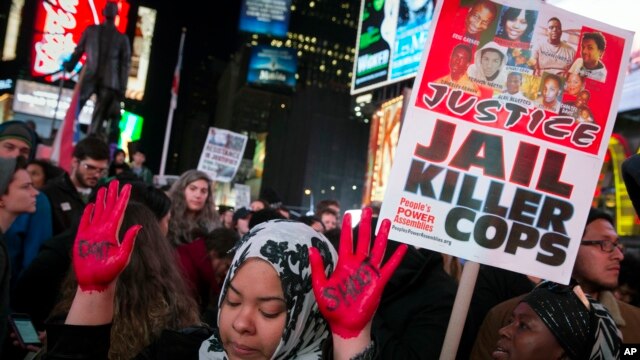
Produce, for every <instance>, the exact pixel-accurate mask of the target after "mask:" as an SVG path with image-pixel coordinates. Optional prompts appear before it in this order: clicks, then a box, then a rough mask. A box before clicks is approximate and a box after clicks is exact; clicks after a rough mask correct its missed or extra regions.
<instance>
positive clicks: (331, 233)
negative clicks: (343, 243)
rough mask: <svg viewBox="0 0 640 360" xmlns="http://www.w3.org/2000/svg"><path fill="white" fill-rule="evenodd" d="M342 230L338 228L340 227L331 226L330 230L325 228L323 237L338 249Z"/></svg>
mask: <svg viewBox="0 0 640 360" xmlns="http://www.w3.org/2000/svg"><path fill="white" fill-rule="evenodd" d="M341 232H342V231H341V230H340V228H338V227H337V228H333V229H331V230H327V231H325V232H324V237H326V238H327V240H329V242H330V243H331V245H333V247H334V248H336V249H338V248H339V247H340V233H341Z"/></svg>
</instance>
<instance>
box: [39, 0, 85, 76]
mask: <svg viewBox="0 0 640 360" xmlns="http://www.w3.org/2000/svg"><path fill="white" fill-rule="evenodd" d="M57 3H58V5H59V6H60V8H59V9H54V8H53V6H52V5H56V1H55V0H53V1H50V2H47V1H43V2H42V6H43V7H44V9H45V11H46V20H45V23H44V29H43V32H44V35H43V37H42V39H41V41H38V42H37V43H35V52H36V55H35V64H34V70H35V71H37V72H39V73H42V74H49V73H52V72H55V71H57V70H60V60H61V58H62V55H63V54H68V53H70V52H72V51H73V49H74V48H75V47H76V43H75V42H74V41H73V35H72V34H71V33H67V30H68V29H74V28H75V27H76V25H77V23H76V18H75V17H74V15H73V14H75V13H77V9H76V5H78V0H62V1H58V2H57Z"/></svg>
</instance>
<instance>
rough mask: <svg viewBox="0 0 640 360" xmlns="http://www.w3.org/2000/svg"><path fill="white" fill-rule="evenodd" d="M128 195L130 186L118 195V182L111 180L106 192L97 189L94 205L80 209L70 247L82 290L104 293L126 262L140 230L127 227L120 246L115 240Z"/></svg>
mask: <svg viewBox="0 0 640 360" xmlns="http://www.w3.org/2000/svg"><path fill="white" fill-rule="evenodd" d="M130 192H131V185H128V184H127V185H125V186H123V187H122V191H121V192H120V196H118V181H115V180H114V181H111V183H110V184H109V190H108V191H106V189H105V188H104V187H103V188H101V189H100V190H99V191H98V196H97V197H96V203H95V204H93V203H90V204H88V205H87V206H86V207H85V209H84V213H83V214H82V219H81V220H80V226H79V227H78V234H77V235H76V240H75V242H74V244H73V270H74V271H75V273H76V277H77V279H78V285H79V286H80V289H81V290H83V291H93V290H97V291H103V290H105V289H106V288H107V286H109V284H111V283H112V282H113V281H114V280H115V279H116V278H117V277H118V275H119V274H120V273H121V272H122V270H124V268H125V267H126V266H127V264H128V263H129V258H130V257H131V251H132V250H133V244H134V242H135V238H136V235H137V234H138V231H139V230H140V229H141V228H142V226H140V225H135V226H132V227H130V228H129V229H128V230H127V232H126V234H125V236H124V240H123V241H122V243H120V242H119V241H118V232H119V231H120V224H122V218H123V217H124V210H125V209H126V207H127V203H128V202H129V194H130ZM105 197H106V199H105Z"/></svg>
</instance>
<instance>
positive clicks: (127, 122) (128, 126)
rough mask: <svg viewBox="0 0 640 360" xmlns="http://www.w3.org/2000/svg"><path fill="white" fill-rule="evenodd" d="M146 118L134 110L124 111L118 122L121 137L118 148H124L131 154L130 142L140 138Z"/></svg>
mask: <svg viewBox="0 0 640 360" xmlns="http://www.w3.org/2000/svg"><path fill="white" fill-rule="evenodd" d="M143 122H144V118H143V117H142V116H140V115H137V114H134V113H132V112H128V111H123V112H122V117H121V118H120V122H119V124H118V126H119V128H120V139H118V148H120V149H123V150H124V151H125V153H127V157H128V156H129V151H128V149H129V143H132V142H134V141H138V140H140V135H141V134H142V124H143Z"/></svg>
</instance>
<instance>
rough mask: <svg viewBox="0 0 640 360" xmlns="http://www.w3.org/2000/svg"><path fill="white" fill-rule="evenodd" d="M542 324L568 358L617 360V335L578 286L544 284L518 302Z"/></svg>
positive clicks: (603, 311)
mask: <svg viewBox="0 0 640 360" xmlns="http://www.w3.org/2000/svg"><path fill="white" fill-rule="evenodd" d="M522 301H523V302H525V303H527V304H529V306H531V308H532V309H533V311H535V313H536V314H538V316H540V319H542V321H543V322H544V323H545V325H546V326H547V328H548V329H549V330H550V331H551V333H552V334H553V336H555V338H556V339H557V340H558V343H559V344H560V346H562V348H563V349H564V350H565V352H566V353H567V355H568V356H569V358H570V359H590V360H599V359H618V358H619V356H620V346H621V333H620V330H619V329H618V328H617V326H616V324H615V322H614V321H613V318H611V315H610V314H609V312H608V311H607V309H606V308H605V307H604V306H602V304H600V303H599V302H598V301H596V300H594V299H593V298H592V297H590V296H588V295H585V294H584V292H582V289H581V288H580V287H579V286H574V285H569V286H567V285H561V284H557V283H554V282H551V281H544V282H542V283H540V284H539V285H538V286H537V287H536V288H535V289H533V290H532V291H531V292H530V293H529V294H528V295H527V296H525V297H524V299H523V300H522Z"/></svg>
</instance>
